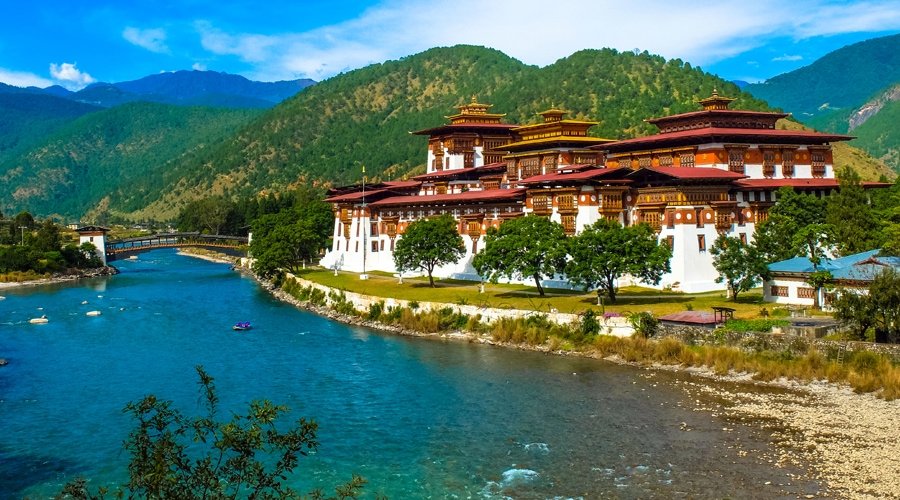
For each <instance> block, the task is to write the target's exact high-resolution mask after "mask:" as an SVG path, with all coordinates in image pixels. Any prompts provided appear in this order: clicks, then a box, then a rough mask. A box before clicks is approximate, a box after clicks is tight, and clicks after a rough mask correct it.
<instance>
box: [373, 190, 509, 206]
mask: <svg viewBox="0 0 900 500" xmlns="http://www.w3.org/2000/svg"><path fill="white" fill-rule="evenodd" d="M524 197H525V190H524V189H490V190H487V191H466V192H464V193H453V194H433V195H425V196H392V197H390V198H385V199H383V200H379V201H375V202H372V203H369V206H370V207H386V206H394V205H430V204H434V203H459V202H479V201H507V200H515V199H516V198H524Z"/></svg>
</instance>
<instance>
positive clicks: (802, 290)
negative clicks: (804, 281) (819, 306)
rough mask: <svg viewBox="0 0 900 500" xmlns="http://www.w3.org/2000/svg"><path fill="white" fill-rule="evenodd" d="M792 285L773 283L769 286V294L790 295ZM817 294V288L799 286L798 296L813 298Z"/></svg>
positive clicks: (775, 295)
mask: <svg viewBox="0 0 900 500" xmlns="http://www.w3.org/2000/svg"><path fill="white" fill-rule="evenodd" d="M790 293H791V287H789V286H783V285H771V286H770V287H769V295H771V296H772V297H790V296H791V295H790ZM815 296H816V289H815V288H812V287H799V288H797V298H799V299H813V298H815Z"/></svg>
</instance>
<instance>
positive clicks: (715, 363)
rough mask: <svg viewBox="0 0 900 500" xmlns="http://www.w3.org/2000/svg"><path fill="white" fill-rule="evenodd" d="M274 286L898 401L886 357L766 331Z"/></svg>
mask: <svg viewBox="0 0 900 500" xmlns="http://www.w3.org/2000/svg"><path fill="white" fill-rule="evenodd" d="M281 286H282V289H283V290H284V291H285V292H286V293H288V294H289V295H291V296H293V297H294V298H296V299H297V300H300V301H302V302H305V303H308V304H311V305H314V306H317V307H331V308H332V309H334V310H335V311H337V312H339V313H340V314H343V315H345V316H346V317H351V318H352V317H359V318H365V319H367V320H370V321H376V322H378V323H380V324H383V325H393V326H398V327H401V328H404V329H408V330H412V331H415V332H422V333H441V332H453V331H465V332H469V334H470V335H471V336H470V338H471V339H473V340H474V339H482V338H488V339H490V340H492V341H495V342H504V343H510V344H515V345H523V346H531V347H534V348H537V349H540V350H548V351H571V352H579V353H582V354H584V355H587V356H592V357H601V358H606V357H610V358H614V359H619V360H622V361H625V362H628V363H635V364H641V365H653V364H664V365H676V366H683V367H704V368H707V369H709V370H711V371H713V372H715V373H716V374H719V375H725V374H729V373H750V374H752V376H753V378H754V379H756V380H764V381H771V380H775V379H778V378H782V377H784V378H787V379H791V380H799V381H803V382H810V381H814V380H827V381H829V382H833V383H840V384H847V385H850V386H851V387H852V388H853V389H854V390H855V391H856V392H861V393H863V392H872V393H875V394H876V395H878V396H879V397H883V398H885V399H887V400H893V399H898V398H900V366H898V364H897V363H896V362H894V361H893V360H892V359H891V358H890V357H889V356H886V355H884V354H877V353H874V352H871V351H867V350H846V348H845V347H828V348H824V349H820V348H817V347H816V346H815V345H813V344H812V343H811V342H810V341H808V340H806V339H804V338H800V337H797V338H796V339H795V341H794V342H792V343H790V344H788V345H787V346H783V345H780V344H776V343H773V342H771V340H772V337H771V335H769V334H767V333H760V334H758V336H752V335H751V336H749V337H748V336H746V334H738V335H737V336H733V335H730V334H729V330H728V329H727V328H726V329H723V330H717V332H721V334H717V335H715V336H714V337H713V338H714V342H712V343H709V342H707V343H704V344H700V343H692V342H690V341H687V342H686V341H682V340H679V339H676V338H673V337H669V336H664V337H655V338H648V336H652V335H654V334H655V333H656V331H657V330H656V328H655V323H654V324H653V325H652V326H650V328H648V329H647V330H646V335H636V336H633V337H630V338H628V337H615V336H611V335H606V334H605V332H606V331H607V330H606V329H605V327H604V326H603V324H602V323H601V322H600V321H599V318H600V317H601V315H598V314H597V313H595V312H594V313H591V314H582V315H581V316H580V319H579V320H578V321H576V322H575V323H574V324H571V325H560V324H557V323H554V322H551V321H549V320H548V319H547V317H546V316H545V315H542V314H532V315H529V316H527V317H524V318H502V319H498V320H497V321H494V322H485V321H483V320H482V318H481V317H480V316H479V315H476V316H469V315H466V314H462V313H460V312H459V311H457V310H456V309H454V308H453V307H452V306H449V305H448V306H447V307H444V308H441V309H438V310H427V311H421V310H419V308H418V307H416V308H412V307H385V305H384V303H376V304H373V305H372V306H371V307H370V308H369V309H368V310H367V311H357V310H356V309H354V308H353V306H352V304H351V303H350V302H349V301H347V300H346V298H345V297H342V296H341V295H340V294H334V296H332V297H330V298H329V297H327V296H326V294H325V293H324V292H322V291H320V290H318V289H316V288H314V287H311V286H301V285H300V284H299V283H297V281H296V280H294V279H293V278H288V279H286V280H284V282H282V285H281ZM631 316H634V322H635V323H640V322H641V321H643V320H644V319H646V316H650V318H652V316H651V315H645V314H643V313H637V314H633V315H631ZM782 324H783V322H782V321H779V320H772V321H766V322H765V323H758V324H755V325H750V324H748V323H736V324H734V328H735V329H737V330H743V329H746V328H748V327H751V326H752V327H763V328H771V327H772V326H776V325H782ZM651 332H653V333H651ZM732 337H734V338H732ZM841 351H844V352H843V353H841Z"/></svg>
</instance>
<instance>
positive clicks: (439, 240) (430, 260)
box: [394, 214, 466, 288]
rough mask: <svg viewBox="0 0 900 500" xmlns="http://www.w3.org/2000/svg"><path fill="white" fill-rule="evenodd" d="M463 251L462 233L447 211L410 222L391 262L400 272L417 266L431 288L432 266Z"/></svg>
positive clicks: (458, 257) (457, 256)
mask: <svg viewBox="0 0 900 500" xmlns="http://www.w3.org/2000/svg"><path fill="white" fill-rule="evenodd" d="M465 253H466V248H465V246H464V245H463V239H462V236H460V235H459V232H457V230H456V221H455V220H454V219H453V217H452V216H451V215H446V214H445V215H441V216H440V217H432V218H430V219H421V220H417V221H415V222H413V223H412V224H410V225H409V227H407V228H406V231H405V232H404V233H403V236H402V237H401V238H400V239H399V240H397V244H396V246H395V247H394V265H395V266H397V270H398V271H400V272H401V273H402V272H404V271H412V270H416V269H421V270H422V271H425V272H426V273H428V283H429V284H431V287H432V288H434V277H433V276H432V273H434V269H435V268H436V267H439V266H443V265H446V264H450V263H452V262H456V261H457V260H459V259H460V257H462V256H463V255H464V254H465Z"/></svg>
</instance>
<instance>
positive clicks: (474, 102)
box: [472, 94, 478, 104]
mask: <svg viewBox="0 0 900 500" xmlns="http://www.w3.org/2000/svg"><path fill="white" fill-rule="evenodd" d="M477 102H478V98H477V97H476V96H475V94H472V104H476V103H477Z"/></svg>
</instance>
